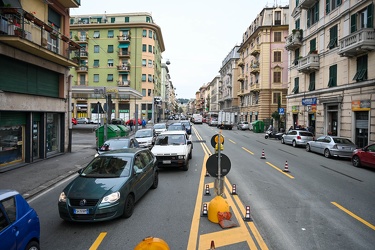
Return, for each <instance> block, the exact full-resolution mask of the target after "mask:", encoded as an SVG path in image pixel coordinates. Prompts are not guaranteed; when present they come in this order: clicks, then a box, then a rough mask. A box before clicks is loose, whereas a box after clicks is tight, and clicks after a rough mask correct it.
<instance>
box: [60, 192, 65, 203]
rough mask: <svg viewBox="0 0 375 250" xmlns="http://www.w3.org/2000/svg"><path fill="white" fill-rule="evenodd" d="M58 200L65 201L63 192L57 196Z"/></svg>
mask: <svg viewBox="0 0 375 250" xmlns="http://www.w3.org/2000/svg"><path fill="white" fill-rule="evenodd" d="M59 202H66V195H65V193H64V192H61V194H60V196H59Z"/></svg>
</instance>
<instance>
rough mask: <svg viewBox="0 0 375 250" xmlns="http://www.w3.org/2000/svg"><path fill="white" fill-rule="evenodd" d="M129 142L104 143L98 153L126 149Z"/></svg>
mask: <svg viewBox="0 0 375 250" xmlns="http://www.w3.org/2000/svg"><path fill="white" fill-rule="evenodd" d="M128 145H129V140H113V141H106V142H105V143H104V144H103V146H101V147H100V149H99V150H100V151H108V150H116V149H122V148H128Z"/></svg>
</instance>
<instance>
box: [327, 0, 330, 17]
mask: <svg viewBox="0 0 375 250" xmlns="http://www.w3.org/2000/svg"><path fill="white" fill-rule="evenodd" d="M330 2H331V0H326V13H327V14H328V13H329V12H330V11H331V10H330V8H329V4H330Z"/></svg>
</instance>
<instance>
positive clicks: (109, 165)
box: [80, 156, 131, 178]
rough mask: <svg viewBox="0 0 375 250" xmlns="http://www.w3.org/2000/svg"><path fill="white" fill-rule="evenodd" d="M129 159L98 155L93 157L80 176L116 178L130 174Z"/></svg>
mask: <svg viewBox="0 0 375 250" xmlns="http://www.w3.org/2000/svg"><path fill="white" fill-rule="evenodd" d="M130 162H131V159H130V158H128V157H124V158H122V157H113V156H100V157H96V158H94V159H93V160H92V161H91V162H90V163H89V165H87V166H86V168H84V169H83V171H82V172H81V174H80V176H82V177H89V178H90V177H91V178H117V177H127V176H130V166H131V164H130Z"/></svg>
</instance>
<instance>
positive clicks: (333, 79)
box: [328, 64, 337, 88]
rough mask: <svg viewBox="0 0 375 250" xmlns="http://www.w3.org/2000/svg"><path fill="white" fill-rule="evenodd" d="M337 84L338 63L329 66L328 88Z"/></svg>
mask: <svg viewBox="0 0 375 250" xmlns="http://www.w3.org/2000/svg"><path fill="white" fill-rule="evenodd" d="M336 86H337V65H336V64H335V65H332V66H331V67H329V81H328V88H331V87H336Z"/></svg>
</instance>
